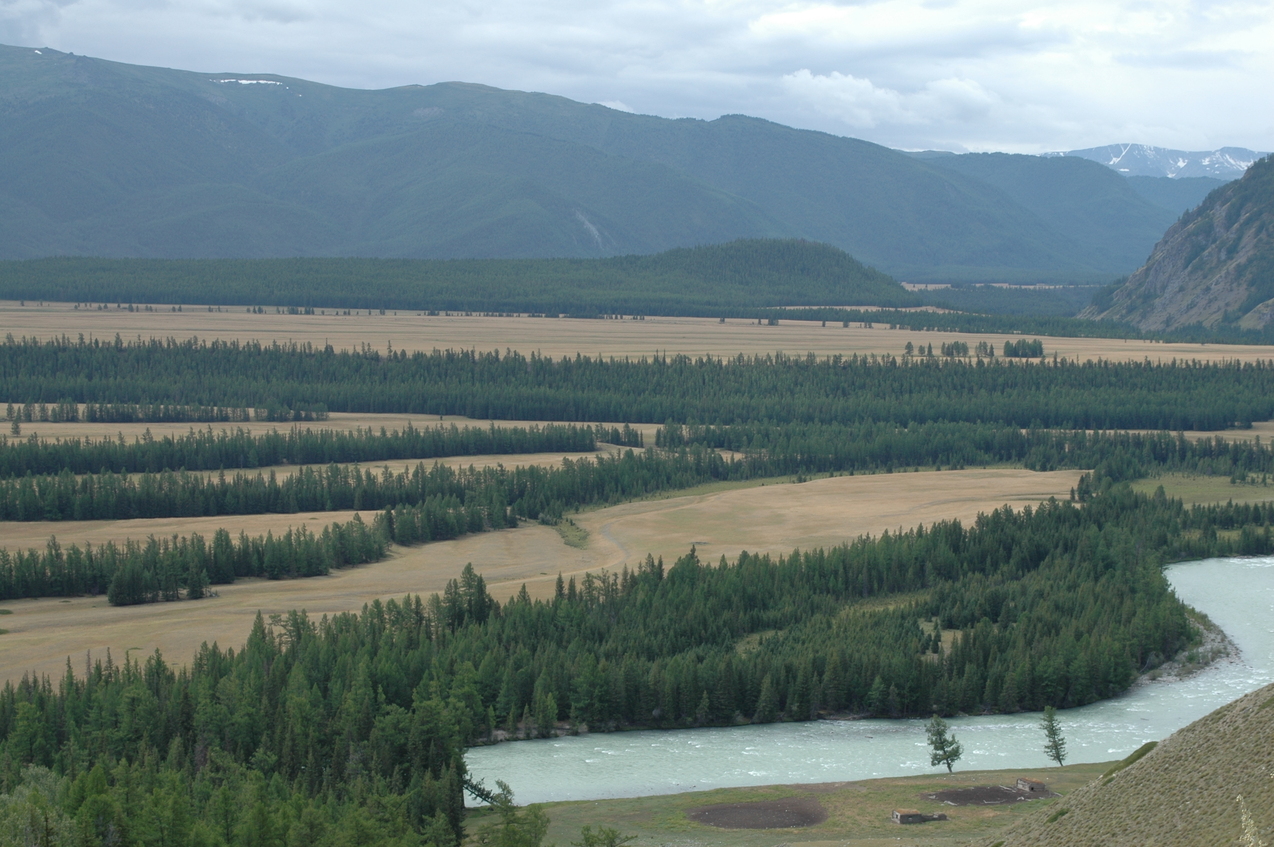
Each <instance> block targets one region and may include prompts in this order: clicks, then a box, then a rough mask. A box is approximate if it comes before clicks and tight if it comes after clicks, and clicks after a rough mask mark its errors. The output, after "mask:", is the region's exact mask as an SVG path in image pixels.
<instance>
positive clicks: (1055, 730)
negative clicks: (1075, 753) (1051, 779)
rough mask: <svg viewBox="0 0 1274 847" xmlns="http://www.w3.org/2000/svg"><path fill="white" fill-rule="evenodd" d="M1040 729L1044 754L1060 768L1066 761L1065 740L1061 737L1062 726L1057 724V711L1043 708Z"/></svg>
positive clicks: (1051, 708)
mask: <svg viewBox="0 0 1274 847" xmlns="http://www.w3.org/2000/svg"><path fill="white" fill-rule="evenodd" d="M1040 727H1041V728H1043V730H1044V752H1045V753H1047V754H1048V757H1049V758H1050V759H1052V760H1053V761H1054V762H1057V766H1058V767H1059V768H1060V767H1061V766H1062V763H1063V762H1065V761H1066V739H1065V738H1064V737H1062V725H1061V724H1060V723H1058V722H1057V709H1055V708H1053V707H1052V706H1045V707H1044V717H1043V718H1041V719H1040Z"/></svg>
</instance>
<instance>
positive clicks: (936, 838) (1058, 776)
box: [467, 763, 1110, 847]
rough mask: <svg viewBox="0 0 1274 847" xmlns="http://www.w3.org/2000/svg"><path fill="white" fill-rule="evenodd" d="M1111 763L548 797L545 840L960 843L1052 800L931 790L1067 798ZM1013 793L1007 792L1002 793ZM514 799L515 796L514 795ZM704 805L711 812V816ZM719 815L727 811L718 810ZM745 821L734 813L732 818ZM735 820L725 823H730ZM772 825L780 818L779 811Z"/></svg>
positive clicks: (819, 846) (743, 845)
mask: <svg viewBox="0 0 1274 847" xmlns="http://www.w3.org/2000/svg"><path fill="white" fill-rule="evenodd" d="M1109 767H1110V763H1101V764H1082V765H1068V766H1066V767H1064V768H1056V767H1053V768H1036V769H1029V770H993V771H961V770H958V769H957V771H956V772H955V773H954V774H946V773H943V774H929V775H925V776H912V777H901V778H886V779H872V780H859V781H853V782H829V783H819V784H811V785H769V786H762V787H755V788H722V789H716V790H713V791H696V792H689V793H684V794H672V795H659V796H650V797H637V798H631V799H622V800H588V801H581V802H567V803H548V804H545V805H544V811H545V812H546V813H547V814H548V817H549V821H550V826H549V833H548V836H547V837H546V838H545V843H546V844H552V843H556V844H569V843H571V842H572V841H578V840H579V832H580V828H581V827H583V826H585V825H589V826H592V827H593V829H594V830H596V829H597V828H598V827H599V826H608V827H612V828H614V829H617V830H619V831H620V832H621V833H624V834H626V835H635V836H637V840H636V842H634V843H635V844H660V845H666V847H773V845H775V844H780V843H782V844H786V845H790V847H796V845H805V847H830V845H832V844H836V845H853V847H882V845H886V844H888V845H891V847H898V845H900V844H905V845H918V846H920V847H955V846H956V845H962V844H966V843H968V842H969V841H970V840H973V839H980V838H985V837H987V836H990V835H992V834H993V833H994V832H995V831H997V830H1000V829H1003V828H1004V827H1006V826H1009V825H1010V824H1013V823H1015V822H1016V821H1018V820H1020V819H1021V818H1022V816H1023V815H1026V814H1029V813H1030V812H1032V811H1034V810H1035V809H1038V808H1040V806H1041V805H1043V804H1050V803H1052V802H1054V800H1055V798H1044V799H1039V800H1032V801H1020V800H1016V799H1011V800H1009V801H1007V802H1002V803H995V804H973V805H963V806H953V805H950V804H948V803H944V802H942V801H941V800H936V799H931V798H930V797H929V796H928V795H931V794H936V793H938V792H942V791H949V790H951V789H963V788H973V787H979V786H1006V787H1010V788H1011V787H1013V786H1014V785H1015V784H1016V781H1017V778H1018V777H1028V778H1032V779H1038V780H1043V781H1044V782H1046V783H1047V785H1048V787H1049V789H1051V790H1052V791H1055V792H1056V793H1057V794H1060V795H1062V796H1065V795H1067V794H1069V793H1071V792H1072V791H1074V790H1076V789H1077V788H1080V787H1082V786H1083V785H1086V784H1088V783H1089V782H1091V781H1092V780H1093V779H1095V778H1097V777H1099V776H1100V775H1101V774H1102V773H1104V772H1105V771H1106V770H1107V769H1108V768H1109ZM1002 793H1004V794H1005V796H1010V792H1002ZM514 799H515V800H516V799H517V798H516V797H515V798H514ZM793 808H794V809H797V810H799V811H801V812H803V813H804V812H810V811H817V812H819V814H815V815H811V817H810V819H811V820H815V819H818V818H821V820H817V822H813V823H811V824H810V825H807V826H788V827H777V828H761V829H751V828H721V827H718V826H713V825H711V824H710V823H707V822H703V821H701V820H696V818H707V819H712V818H713V815H712V814H711V813H712V812H714V811H715V812H719V811H721V810H722V809H730V810H756V812H757V814H753V815H750V816H749V815H744V816H741V817H742V819H744V822H746V819H747V818H749V817H750V818H752V819H753V820H756V821H760V822H763V818H764V815H765V814H766V813H767V810H776V809H777V810H779V811H780V812H781V811H782V810H784V809H793ZM894 809H914V810H917V811H919V812H921V813H922V814H935V815H936V814H945V815H946V816H947V820H945V821H942V820H939V821H929V822H926V823H922V824H912V825H905V826H904V825H899V824H896V823H894V822H893V821H892V818H891V816H892V813H893V811H894ZM705 812H706V813H707V814H705ZM716 818H717V819H718V820H720V819H721V818H722V816H721V815H719V814H718V815H716ZM488 819H489V814H488V813H487V812H485V811H475V812H473V813H471V815H470V817H469V821H468V824H467V826H468V827H469V828H470V829H471V830H473V831H476V830H477V829H478V828H479V827H481V826H482V824H483V823H485V822H486V821H487V820H488ZM739 819H740V817H739V816H736V822H737V821H738V820H739ZM726 822H729V821H726ZM774 822H776V823H782V822H783V821H782V819H781V816H776V817H775V820H774Z"/></svg>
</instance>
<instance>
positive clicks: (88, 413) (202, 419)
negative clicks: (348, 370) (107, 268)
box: [5, 400, 327, 424]
mask: <svg viewBox="0 0 1274 847" xmlns="http://www.w3.org/2000/svg"><path fill="white" fill-rule="evenodd" d="M5 419H6V420H8V421H16V422H18V423H19V424H21V423H23V422H27V423H33V422H44V421H48V422H51V423H248V422H249V421H254V420H256V421H280V422H288V421H297V422H301V421H325V420H327V410H326V409H324V408H322V407H319V408H311V407H309V406H300V407H297V408H295V409H292V408H285V407H282V406H278V405H273V404H272V405H269V406H267V407H266V408H264V409H238V408H233V407H227V406H190V405H185V406H182V405H172V404H165V403H85V404H84V406H83V407H82V408H81V406H80V404H79V403H74V402H71V401H69V400H63V401H60V402H57V403H51V404H50V403H44V402H40V403H34V402H26V403H23V404H22V405H21V406H15V405H14V404H13V403H10V404H9V406H8V408H7V409H5Z"/></svg>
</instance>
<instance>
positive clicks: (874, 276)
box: [0, 239, 920, 317]
mask: <svg viewBox="0 0 1274 847" xmlns="http://www.w3.org/2000/svg"><path fill="white" fill-rule="evenodd" d="M4 298H7V299H11V300H22V299H27V300H60V301H64V302H72V303H82V302H89V303H101V302H107V303H110V304H116V303H185V304H192V303H197V304H201V305H202V304H214V305H242V304H253V305H257V304H260V305H268V306H285V307H302V308H305V307H309V308H314V307H327V308H333V307H340V308H354V309H409V310H434V311H437V310H458V311H465V310H471V311H497V312H532V313H546V314H553V315H557V314H569V315H597V314H618V313H622V314H626V315H634V314H639V315H651V314H654V315H658V314H677V315H696V314H697V315H707V316H711V317H716V316H718V315H722V314H727V313H728V314H734V313H736V312H737V311H738V310H741V309H743V310H746V309H749V308H752V309H756V308H762V307H771V306H800V305H807V306H829V305H841V306H844V305H862V306H914V305H918V304H919V302H920V300H919V298H918V297H917V296H916V295H914V294H912V293H910V292H908V291H907V290H905V289H904V288H903V287H902V286H901V285H899V284H898V283H897V282H895V281H894V280H893V279H891V278H889V277H888V276H886V275H885V274H883V273H880V272H879V271H877V270H875V269H873V268H869V267H866V266H864V265H862V264H861V263H859V262H857V261H856V260H855V259H854V258H853V257H852V256H850V255H848V254H847V253H845V252H843V251H842V250H839V249H837V248H835V247H831V246H829V245H826V244H818V243H815V242H809V241H799V240H795V239H788V240H776V239H746V240H740V241H733V242H730V243H728V244H718V245H710V246H704V247H689V248H676V249H673V250H669V251H666V252H663V253H659V254H656V255H653V256H616V257H611V258H604V259H452V260H439V259H434V260H430V259H160V260H155V259H149V260H147V259H79V258H52V259H32V260H28V261H12V262H0V299H4Z"/></svg>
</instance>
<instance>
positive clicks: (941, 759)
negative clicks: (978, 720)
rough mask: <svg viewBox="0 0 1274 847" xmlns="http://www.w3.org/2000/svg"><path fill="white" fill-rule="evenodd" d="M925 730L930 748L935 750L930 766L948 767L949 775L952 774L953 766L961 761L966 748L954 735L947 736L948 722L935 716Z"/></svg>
mask: <svg viewBox="0 0 1274 847" xmlns="http://www.w3.org/2000/svg"><path fill="white" fill-rule="evenodd" d="M925 729H926V730H927V731H928V733H929V746H930V747H932V748H933V752H932V753H930V754H929V764H930V765H932V766H933V767H937V766H938V765H946V766H947V773H951V766H952V765H954V764H955V763H956V762H957V761H959V759H960V756H961V755H962V754H963V753H964V748H963V747H962V746H961V745H960V742H959V741H957V740H956V737H955V736H954V735H948V734H947V722H946V721H944V720H943V719H942V718H940V717H938V716H937V715H934V716H933V718H932V719H931V720H930V721H929V723H928V725H927V726H926V727H925Z"/></svg>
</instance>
